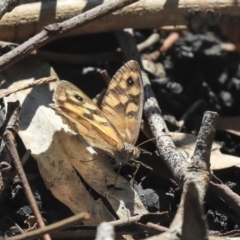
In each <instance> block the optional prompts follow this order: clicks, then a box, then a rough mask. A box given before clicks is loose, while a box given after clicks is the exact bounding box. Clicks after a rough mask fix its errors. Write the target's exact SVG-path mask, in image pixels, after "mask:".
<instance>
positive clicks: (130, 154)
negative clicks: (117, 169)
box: [114, 142, 140, 165]
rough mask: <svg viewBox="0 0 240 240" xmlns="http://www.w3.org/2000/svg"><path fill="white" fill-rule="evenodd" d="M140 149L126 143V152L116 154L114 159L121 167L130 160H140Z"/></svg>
mask: <svg viewBox="0 0 240 240" xmlns="http://www.w3.org/2000/svg"><path fill="white" fill-rule="evenodd" d="M139 155H140V149H139V148H138V147H135V146H134V145H132V144H129V143H126V142H124V150H123V151H117V152H115V153H114V158H115V160H116V162H117V163H118V164H119V165H124V164H125V163H126V162H128V161H129V160H134V159H137V158H139Z"/></svg>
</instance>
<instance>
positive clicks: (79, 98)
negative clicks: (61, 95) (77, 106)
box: [74, 94, 83, 102]
mask: <svg viewBox="0 0 240 240" xmlns="http://www.w3.org/2000/svg"><path fill="white" fill-rule="evenodd" d="M74 97H75V98H76V99H77V100H78V101H80V102H83V98H82V97H81V96H79V95H78V94H75V95H74Z"/></svg>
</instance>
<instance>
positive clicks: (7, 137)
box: [3, 102, 51, 240]
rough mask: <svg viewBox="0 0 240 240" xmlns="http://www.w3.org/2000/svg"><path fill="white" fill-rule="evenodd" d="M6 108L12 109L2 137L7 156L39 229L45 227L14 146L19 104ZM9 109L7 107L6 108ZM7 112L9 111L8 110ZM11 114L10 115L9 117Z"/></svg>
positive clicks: (46, 239) (45, 236)
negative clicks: (13, 167)
mask: <svg viewBox="0 0 240 240" xmlns="http://www.w3.org/2000/svg"><path fill="white" fill-rule="evenodd" d="M8 106H11V107H12V111H8V113H7V114H8V115H7V118H6V119H8V124H7V126H6V130H5V132H4V135H3V139H4V142H5V144H6V147H7V150H8V153H9V156H10V157H11V160H12V162H13V164H14V166H15V168H16V171H17V173H18V175H19V178H20V180H21V183H22V186H23V189H24V192H25V194H26V197H27V200H28V202H29V205H30V207H31V209H32V211H33V214H34V216H35V217H36V221H37V223H38V226H39V227H40V228H42V227H44V226H45V223H44V221H43V219H42V216H41V213H40V211H39V209H38V206H37V203H36V201H35V198H34V195H33V192H32V190H31V188H30V185H29V183H28V180H27V177H26V174H25V172H24V169H23V167H22V163H21V161H20V158H19V155H18V152H17V149H16V146H15V139H14V136H15V134H16V133H17V131H18V123H19V113H20V103H19V102H16V103H8ZM8 108H9V107H8ZM8 110H9V109H8ZM10 114H11V115H10ZM43 238H44V239H45V240H51V237H50V235H49V234H44V235H43Z"/></svg>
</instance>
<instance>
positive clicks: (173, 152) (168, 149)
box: [118, 32, 240, 216]
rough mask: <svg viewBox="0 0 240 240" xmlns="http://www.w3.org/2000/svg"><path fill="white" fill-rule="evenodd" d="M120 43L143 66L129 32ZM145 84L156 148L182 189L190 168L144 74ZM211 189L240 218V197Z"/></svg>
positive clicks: (219, 188) (220, 187)
mask: <svg viewBox="0 0 240 240" xmlns="http://www.w3.org/2000/svg"><path fill="white" fill-rule="evenodd" d="M118 41H119V43H120V45H121V47H122V51H123V53H124V55H125V58H126V60H129V59H135V60H137V61H138V62H139V64H141V60H140V57H139V54H138V52H137V49H136V45H135V43H134V42H135V40H134V39H133V37H132V36H131V35H130V34H129V33H127V32H121V34H120V33H118ZM134 49H135V50H134ZM143 83H144V94H145V104H144V114H145V116H146V117H147V120H148V122H149V125H150V127H151V130H152V133H153V136H154V137H155V138H156V146H157V149H158V152H159V155H160V157H161V158H162V159H163V160H164V162H165V163H166V164H167V166H168V168H169V169H170V171H171V172H172V173H173V175H174V178H175V180H176V181H177V182H178V184H180V187H181V182H182V179H183V176H184V171H185V169H186V167H187V166H188V162H187V161H186V160H185V158H184V157H183V155H182V154H181V153H180V152H179V151H178V150H177V148H176V147H175V145H174V143H173V142H172V139H171V138H170V137H169V136H168V135H167V134H166V132H168V130H167V127H166V125H165V123H164V120H163V119H162V116H161V110H160V108H159V106H158V103H157V101H156V99H155V97H154V93H153V91H152V88H151V84H150V82H149V80H148V78H147V76H146V74H143ZM213 177H214V178H215V176H213ZM209 187H210V188H211V190H213V191H216V193H217V194H219V195H220V196H221V198H222V199H223V200H224V201H225V202H226V203H228V204H229V206H230V207H231V208H232V209H234V211H235V213H236V214H237V215H238V216H240V196H238V195H237V194H235V193H234V192H233V191H232V190H231V189H230V188H229V187H227V186H225V185H224V184H223V185H220V184H218V185H216V184H214V183H212V182H210V184H209ZM220 191H221V193H220Z"/></svg>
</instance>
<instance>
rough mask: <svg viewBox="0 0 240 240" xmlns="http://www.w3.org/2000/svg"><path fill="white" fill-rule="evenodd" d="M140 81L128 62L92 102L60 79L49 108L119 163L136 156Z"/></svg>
mask: <svg viewBox="0 0 240 240" xmlns="http://www.w3.org/2000/svg"><path fill="white" fill-rule="evenodd" d="M143 98H144V93H143V82H142V75H141V69H140V67H139V65H138V63H137V62H136V61H133V60H131V61H128V62H127V63H125V64H124V65H123V66H122V67H121V68H120V69H119V70H118V71H117V72H116V74H115V75H114V76H113V78H112V80H111V81H110V83H109V85H108V88H107V90H106V93H105V95H104V96H103V98H102V101H101V102H100V103H99V104H95V103H94V102H93V101H92V100H91V99H90V98H89V97H88V96H87V95H86V94H85V93H84V92H83V91H81V90H80V89H79V88H77V87H76V86H74V85H73V84H72V83H70V82H68V81H61V82H60V83H59V84H58V85H57V87H56V89H55V92H54V95H53V101H54V102H55V104H51V108H52V109H54V110H55V112H56V113H57V114H58V115H60V116H61V117H62V118H63V119H64V121H65V122H66V121H67V124H68V125H69V127H70V128H72V130H74V131H75V132H77V133H78V134H80V135H81V136H82V137H83V138H84V139H85V140H86V142H87V143H88V144H89V145H91V146H92V147H94V148H99V149H102V150H104V151H105V152H107V153H108V155H110V156H111V157H114V158H115V160H116V163H117V164H119V165H122V164H125V163H126V162H127V161H128V160H134V159H136V158H138V157H139V155H140V150H139V148H137V147H135V146H134V144H135V143H136V141H137V138H138V135H139V131H140V124H141V119H142V112H143Z"/></svg>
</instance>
